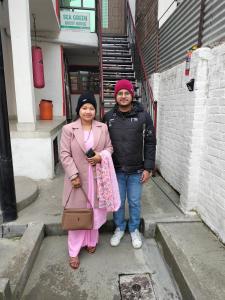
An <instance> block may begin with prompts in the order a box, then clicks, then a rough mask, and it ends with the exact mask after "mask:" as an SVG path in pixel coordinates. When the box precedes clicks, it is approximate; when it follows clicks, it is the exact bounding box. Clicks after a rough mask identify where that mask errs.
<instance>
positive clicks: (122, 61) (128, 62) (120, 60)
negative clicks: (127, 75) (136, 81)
mask: <svg viewBox="0 0 225 300" xmlns="http://www.w3.org/2000/svg"><path fill="white" fill-rule="evenodd" d="M102 62H103V64H116V65H118V64H119V65H120V64H126V65H131V64H132V60H131V58H128V57H127V58H117V59H115V58H111V57H107V58H103V59H102Z"/></svg>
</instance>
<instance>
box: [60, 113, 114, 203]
mask: <svg viewBox="0 0 225 300" xmlns="http://www.w3.org/2000/svg"><path fill="white" fill-rule="evenodd" d="M92 132H93V137H94V146H93V150H94V151H96V152H100V151H102V150H108V151H109V152H110V153H112V152H113V148H112V144H111V141H110V137H109V132H108V128H107V125H106V124H104V123H100V122H98V121H95V120H94V121H93V122H92ZM85 152H86V148H85V144H84V135H83V129H82V125H81V121H80V119H78V120H77V121H75V122H72V123H70V124H67V125H65V126H63V129H62V136H61V142H60V159H61V162H62V165H63V168H64V170H65V178H64V191H63V206H65V204H66V201H67V200H68V198H69V201H68V204H67V205H66V207H68V208H79V207H87V202H86V198H85V196H84V193H83V192H82V190H81V189H75V188H72V184H71V180H70V177H71V176H73V175H74V174H76V173H79V176H80V179H81V184H82V187H83V189H84V191H85V193H86V194H88V165H89V164H88V162H87V160H86V156H85ZM94 169H95V167H94ZM94 174H95V171H94ZM94 188H95V191H96V180H95V187H94ZM71 191H72V192H71ZM70 193H71V194H70ZM95 194H96V193H95ZM94 207H96V208H97V207H99V206H98V200H97V197H95V204H94Z"/></svg>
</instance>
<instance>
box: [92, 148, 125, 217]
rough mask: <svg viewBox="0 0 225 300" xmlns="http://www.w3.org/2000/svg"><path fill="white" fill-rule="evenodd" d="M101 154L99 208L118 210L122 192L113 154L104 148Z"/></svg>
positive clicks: (98, 182) (97, 170)
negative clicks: (120, 192)
mask: <svg viewBox="0 0 225 300" xmlns="http://www.w3.org/2000/svg"><path fill="white" fill-rule="evenodd" d="M100 155H101V157H102V161H101V163H100V164H97V165H96V175H97V189H98V198H99V208H106V210H107V212H112V211H117V210H118V209H119V207H120V194H119V187H118V183H117V179H116V173H115V169H114V166H113V161H112V158H111V154H110V153H109V152H108V151H107V150H103V151H102V152H101V153H100Z"/></svg>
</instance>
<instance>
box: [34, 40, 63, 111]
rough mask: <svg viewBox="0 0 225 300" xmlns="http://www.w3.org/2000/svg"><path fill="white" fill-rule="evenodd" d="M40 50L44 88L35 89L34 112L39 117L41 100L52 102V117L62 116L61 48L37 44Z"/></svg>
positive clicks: (49, 44)
mask: <svg viewBox="0 0 225 300" xmlns="http://www.w3.org/2000/svg"><path fill="white" fill-rule="evenodd" d="M38 46H39V47H41V48H42V53H43V62H44V76H45V87H44V88H42V89H36V88H35V101H36V112H37V115H39V103H40V100H41V99H49V100H52V101H53V115H54V116H62V115H63V86H62V64H61V47H60V45H56V44H52V43H38Z"/></svg>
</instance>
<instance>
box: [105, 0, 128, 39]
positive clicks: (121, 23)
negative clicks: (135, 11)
mask: <svg viewBox="0 0 225 300" xmlns="http://www.w3.org/2000/svg"><path fill="white" fill-rule="evenodd" d="M108 5H109V8H108V18H109V19H108V20H109V23H108V28H103V33H106V34H112V35H124V34H125V24H126V22H125V20H126V18H125V0H108Z"/></svg>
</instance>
